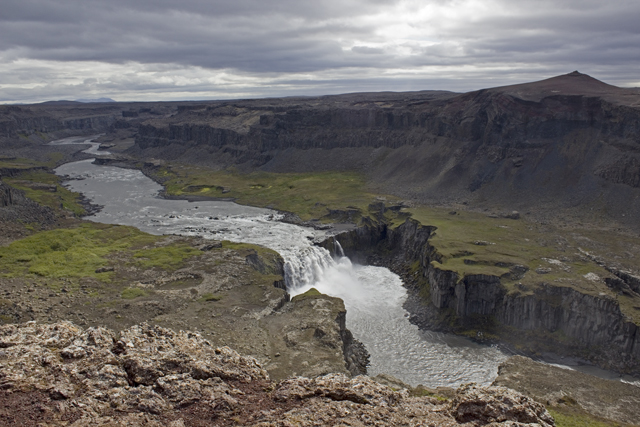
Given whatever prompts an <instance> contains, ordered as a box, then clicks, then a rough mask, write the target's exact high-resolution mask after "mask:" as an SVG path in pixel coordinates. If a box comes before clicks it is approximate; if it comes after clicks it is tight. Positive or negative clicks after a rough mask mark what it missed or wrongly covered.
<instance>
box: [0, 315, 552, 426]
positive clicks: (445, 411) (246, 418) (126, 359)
mask: <svg viewBox="0 0 640 427" xmlns="http://www.w3.org/2000/svg"><path fill="white" fill-rule="evenodd" d="M0 347H1V348H2V350H1V351H0V384H1V389H2V390H1V391H0V401H1V402H2V404H3V405H2V408H3V409H2V411H0V420H1V422H2V424H3V425H22V426H35V425H48V426H73V427H81V426H96V425H98V426H102V425H104V426H106V425H110V426H113V425H117V426H120V425H122V426H125V425H126V426H142V425H145V426H173V427H179V426H192V425H193V426H195V425H204V424H207V425H208V424H215V425H220V426H231V425H252V426H262V427H271V426H274V427H275V426H289V425H299V426H313V425H354V426H369V425H371V426H373V425H407V426H408V425H416V426H417V425H439V426H455V425H460V424H464V425H467V426H469V425H473V426H483V425H495V426H498V425H499V426H505V427H506V426H524V425H527V426H531V427H533V426H541V427H548V426H553V425H554V421H553V419H552V418H551V416H550V415H549V413H548V412H547V411H546V410H545V409H544V406H542V405H541V404H539V403H536V402H534V401H533V400H532V399H530V398H528V397H525V396H523V395H521V394H519V393H517V392H514V391H512V390H509V389H507V388H504V387H488V388H479V387H474V386H469V385H467V386H463V387H461V388H460V389H458V390H457V391H456V392H455V394H454V395H453V398H452V399H451V400H448V399H436V398H433V397H410V396H409V394H408V392H407V390H400V391H394V390H392V389H391V388H389V387H387V386H384V385H381V384H379V383H377V382H375V381H373V380H372V379H370V378H367V377H364V376H359V377H356V378H353V379H350V378H348V377H346V376H344V375H341V374H328V375H324V376H321V377H316V378H312V379H309V378H304V377H292V378H289V379H286V380H284V381H281V382H280V383H273V382H271V381H270V379H269V376H268V374H267V372H266V371H265V370H264V369H263V368H262V367H261V366H260V364H259V363H258V362H257V361H256V360H255V359H253V358H251V357H245V356H241V355H239V354H238V353H236V352H235V351H233V350H231V349H229V348H228V347H217V348H216V347H214V346H212V345H211V344H210V343H209V342H208V341H206V340H204V339H203V338H202V337H200V335H199V334H197V333H192V332H173V331H171V330H169V329H165V328H160V327H157V326H156V327H152V326H148V325H144V324H143V325H138V326H134V327H132V328H130V329H127V330H125V331H122V332H120V333H119V334H115V333H113V332H112V331H110V330H107V329H104V328H89V329H86V330H83V329H81V328H78V327H77V326H75V325H73V324H71V323H68V322H61V323H56V324H36V323H35V322H29V323H26V324H22V325H5V326H1V327H0Z"/></svg>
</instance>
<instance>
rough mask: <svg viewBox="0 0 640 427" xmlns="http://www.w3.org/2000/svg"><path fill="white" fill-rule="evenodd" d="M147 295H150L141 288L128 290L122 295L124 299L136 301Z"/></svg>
mask: <svg viewBox="0 0 640 427" xmlns="http://www.w3.org/2000/svg"><path fill="white" fill-rule="evenodd" d="M147 295H148V293H147V292H146V291H145V290H144V289H140V288H126V289H125V290H123V291H122V293H121V294H120V296H121V297H122V299H134V298H138V297H146V296H147Z"/></svg>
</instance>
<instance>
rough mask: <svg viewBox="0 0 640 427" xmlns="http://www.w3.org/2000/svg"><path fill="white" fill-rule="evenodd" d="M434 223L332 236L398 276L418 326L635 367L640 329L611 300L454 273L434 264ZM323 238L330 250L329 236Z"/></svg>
mask: <svg viewBox="0 0 640 427" xmlns="http://www.w3.org/2000/svg"><path fill="white" fill-rule="evenodd" d="M434 230H435V228H434V227H429V226H422V225H420V224H419V223H418V222H417V221H415V220H411V219H409V220H407V221H406V222H405V223H404V224H402V225H400V226H398V227H396V228H392V227H387V226H386V225H384V224H381V223H376V224H374V223H370V224H369V225H365V226H363V227H360V228H359V229H357V230H354V231H351V232H346V233H342V234H339V235H338V236H337V237H336V238H337V239H339V241H340V244H341V246H342V247H343V249H344V251H345V253H346V254H347V255H348V256H350V257H353V258H354V259H359V260H361V261H365V262H369V263H373V264H378V265H385V266H388V267H389V268H391V269H392V270H394V271H395V272H396V273H398V274H400V275H401V276H402V277H403V279H404V283H405V285H407V287H408V288H409V292H410V295H411V297H410V298H409V300H408V302H407V304H406V305H405V307H406V308H407V309H408V310H409V311H410V313H411V321H412V322H413V323H416V324H418V325H419V326H421V327H425V328H428V329H438V330H445V331H452V332H462V331H465V332H466V333H468V332H469V331H470V330H471V331H475V332H476V333H477V336H476V337H477V338H479V339H482V338H483V337H485V336H487V335H493V336H497V337H500V338H501V339H502V340H505V341H507V342H511V343H513V344H516V345H518V346H522V347H521V348H522V349H524V350H526V351H531V352H540V351H551V352H555V353H561V354H572V355H575V356H580V357H583V358H586V359H588V360H590V361H592V362H593V363H596V364H598V365H600V366H602V367H604V368H607V369H613V370H616V371H621V372H628V373H633V374H635V375H638V374H639V373H640V328H639V327H638V325H636V324H635V323H633V322H632V321H630V320H629V319H628V318H626V317H625V316H624V315H623V314H622V312H621V310H620V306H619V304H618V302H617V301H616V300H614V299H613V298H611V297H607V296H605V295H589V294H586V293H581V292H579V291H577V290H575V289H573V288H571V287H566V286H559V285H552V284H545V283H541V284H539V285H538V286H537V287H536V288H535V289H534V290H533V292H527V293H521V292H507V289H506V288H505V287H504V286H503V285H502V284H501V281H500V277H497V276H492V275H466V276H464V277H460V276H459V275H458V274H457V273H456V272H454V271H450V270H447V269H445V268H442V267H440V265H441V264H440V262H439V261H440V255H439V254H438V253H437V250H436V249H435V248H434V247H433V246H432V245H431V244H430V242H429V239H430V237H431V235H432V233H433V231H434ZM324 245H325V246H326V247H327V248H328V249H330V250H331V249H332V248H333V246H334V243H333V240H329V241H326V242H325V243H324ZM630 277H633V276H630ZM630 283H631V282H630Z"/></svg>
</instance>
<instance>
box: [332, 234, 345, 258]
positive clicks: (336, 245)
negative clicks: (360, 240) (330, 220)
mask: <svg viewBox="0 0 640 427" xmlns="http://www.w3.org/2000/svg"><path fill="white" fill-rule="evenodd" d="M333 247H334V250H335V252H336V255H339V256H341V257H343V256H344V250H343V249H342V245H341V244H340V242H338V239H336V238H335V237H334V238H333Z"/></svg>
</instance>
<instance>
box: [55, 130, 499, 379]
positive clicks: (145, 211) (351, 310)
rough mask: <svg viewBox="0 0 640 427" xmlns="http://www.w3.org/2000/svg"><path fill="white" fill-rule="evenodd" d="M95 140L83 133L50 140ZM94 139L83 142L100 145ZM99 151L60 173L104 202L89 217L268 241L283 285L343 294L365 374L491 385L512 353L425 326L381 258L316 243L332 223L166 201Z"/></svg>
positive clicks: (161, 230) (152, 229)
mask: <svg viewBox="0 0 640 427" xmlns="http://www.w3.org/2000/svg"><path fill="white" fill-rule="evenodd" d="M70 143H71V144H73V143H75V144H89V143H90V140H87V139H85V138H72V139H66V140H61V141H55V142H54V143H53V144H70ZM97 148H98V144H95V143H92V144H91V148H90V149H89V150H86V152H88V153H90V154H98V153H99V154H106V152H105V151H100V152H99V151H97ZM92 161H93V159H89V160H83V161H79V162H73V163H68V164H65V165H62V166H60V167H59V168H57V169H56V173H57V174H59V175H63V176H68V177H69V178H70V180H69V181H67V182H66V183H65V186H66V187H68V188H69V189H70V190H73V191H77V192H80V193H82V194H84V195H85V197H87V198H88V199H90V200H91V202H92V203H95V204H98V205H101V206H103V208H102V209H101V210H100V211H99V212H97V213H95V214H93V215H91V216H89V217H86V219H88V220H91V221H96V222H101V223H109V224H121V225H131V226H134V227H137V228H139V229H140V230H142V231H145V232H148V233H151V234H156V235H161V234H179V235H185V236H202V237H204V238H207V239H218V240H231V241H236V242H247V243H254V244H259V245H263V246H265V247H268V248H271V249H273V250H275V251H277V252H278V253H280V254H281V255H282V257H283V258H284V260H285V274H286V278H285V279H286V283H287V288H288V291H289V293H290V294H292V296H293V295H296V294H299V293H301V292H305V291H306V290H307V289H309V288H310V287H315V288H316V289H318V290H319V291H320V292H322V293H325V294H328V295H331V296H336V297H339V298H342V299H343V300H344V303H345V306H346V308H347V327H348V328H349V329H350V330H351V332H352V333H353V335H354V336H355V337H356V338H357V339H358V340H360V341H361V342H362V343H363V344H364V345H365V347H366V348H367V350H368V351H369V353H370V354H371V364H370V366H369V367H368V372H369V375H376V374H378V373H388V374H391V375H393V376H395V377H397V378H399V379H401V380H402V381H404V382H406V383H408V384H411V385H413V386H416V385H418V384H423V385H425V386H428V387H437V386H449V387H456V386H458V385H460V384H462V383H468V382H476V383H479V384H482V385H488V384H490V383H491V382H492V381H493V380H494V379H495V377H496V375H497V368H498V365H499V364H500V363H501V362H502V361H504V360H505V359H506V358H507V357H508V356H507V355H506V354H504V353H503V352H502V351H501V350H499V349H498V348H496V347H489V346H482V345H478V344H476V343H474V342H472V341H470V340H468V339H465V338H461V337H458V336H454V335H450V334H442V333H435V332H429V331H421V330H420V329H419V328H418V327H417V326H415V325H413V324H411V323H410V322H409V320H408V313H407V312H406V310H404V308H403V307H402V305H403V303H404V301H405V300H406V298H407V292H406V290H405V288H404V287H403V285H402V281H401V279H400V277H399V276H398V275H396V274H394V273H392V272H391V271H390V270H388V269H386V268H383V267H373V266H361V265H354V264H352V263H351V261H350V260H349V259H348V258H347V257H338V258H336V259H334V258H332V257H331V255H330V254H329V252H328V251H326V250H325V249H323V248H320V247H318V246H314V245H313V243H312V242H313V241H314V240H316V241H317V240H319V239H322V238H323V237H325V236H326V232H324V231H321V230H314V229H310V228H305V227H299V226H296V225H292V224H287V223H283V222H280V221H278V219H279V218H280V216H279V214H278V213H277V212H275V211H272V210H269V209H261V208H255V207H249V206H242V205H238V204H236V203H233V202H222V201H200V202H188V201H184V200H168V199H164V198H161V197H159V195H158V193H159V191H160V190H161V189H162V187H161V186H160V185H158V184H157V183H155V182H154V181H152V180H151V179H149V178H147V177H146V176H144V175H143V174H142V173H141V172H140V171H138V170H132V169H122V168H117V167H111V166H97V165H94V164H92Z"/></svg>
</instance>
